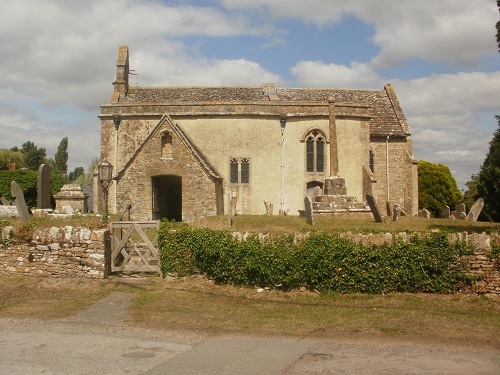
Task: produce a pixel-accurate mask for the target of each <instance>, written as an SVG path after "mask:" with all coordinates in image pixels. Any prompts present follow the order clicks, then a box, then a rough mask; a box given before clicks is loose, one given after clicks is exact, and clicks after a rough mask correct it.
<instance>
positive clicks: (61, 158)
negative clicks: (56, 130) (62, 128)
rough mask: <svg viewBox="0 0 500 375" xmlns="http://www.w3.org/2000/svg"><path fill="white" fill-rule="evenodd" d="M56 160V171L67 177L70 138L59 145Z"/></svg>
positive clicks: (65, 138) (64, 139)
mask: <svg viewBox="0 0 500 375" xmlns="http://www.w3.org/2000/svg"><path fill="white" fill-rule="evenodd" d="M54 159H55V162H56V166H55V169H56V171H58V172H60V173H62V174H63V175H64V177H66V174H67V173H68V137H64V138H63V139H62V140H61V142H60V143H59V146H58V147H57V152H56V155H55V157H54Z"/></svg>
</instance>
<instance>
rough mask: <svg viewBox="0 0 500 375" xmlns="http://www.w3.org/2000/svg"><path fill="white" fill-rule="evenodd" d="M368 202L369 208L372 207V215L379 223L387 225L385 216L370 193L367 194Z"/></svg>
mask: <svg viewBox="0 0 500 375" xmlns="http://www.w3.org/2000/svg"><path fill="white" fill-rule="evenodd" d="M366 201H367V202H368V206H370V210H372V215H373V218H374V219H375V221H376V222H377V223H385V219H384V216H383V215H382V214H381V213H380V210H379V209H378V206H377V202H376V201H375V198H373V196H372V195H371V194H370V193H367V194H366Z"/></svg>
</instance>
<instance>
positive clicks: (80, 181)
mask: <svg viewBox="0 0 500 375" xmlns="http://www.w3.org/2000/svg"><path fill="white" fill-rule="evenodd" d="M97 164H99V158H95V159H94V160H92V162H91V163H90V165H89V167H88V169H87V173H82V174H81V175H80V176H78V177H77V179H76V181H75V184H77V185H80V186H92V183H93V181H92V179H93V176H94V171H95V170H96V168H97Z"/></svg>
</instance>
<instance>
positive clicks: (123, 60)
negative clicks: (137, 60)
mask: <svg viewBox="0 0 500 375" xmlns="http://www.w3.org/2000/svg"><path fill="white" fill-rule="evenodd" d="M128 74H129V68H128V46H120V47H118V56H117V58H116V81H115V82H113V86H115V93H117V94H119V96H120V97H123V96H126V95H127V92H128Z"/></svg>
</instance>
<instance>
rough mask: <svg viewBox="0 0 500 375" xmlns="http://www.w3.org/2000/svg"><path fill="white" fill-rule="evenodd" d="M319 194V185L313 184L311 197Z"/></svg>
mask: <svg viewBox="0 0 500 375" xmlns="http://www.w3.org/2000/svg"><path fill="white" fill-rule="evenodd" d="M320 194H321V188H320V187H319V186H315V187H314V188H313V189H312V196H313V199H315V198H316V197H317V196H318V195H320Z"/></svg>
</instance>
